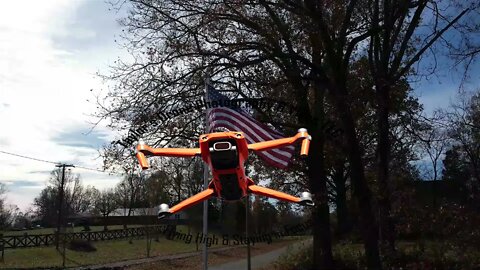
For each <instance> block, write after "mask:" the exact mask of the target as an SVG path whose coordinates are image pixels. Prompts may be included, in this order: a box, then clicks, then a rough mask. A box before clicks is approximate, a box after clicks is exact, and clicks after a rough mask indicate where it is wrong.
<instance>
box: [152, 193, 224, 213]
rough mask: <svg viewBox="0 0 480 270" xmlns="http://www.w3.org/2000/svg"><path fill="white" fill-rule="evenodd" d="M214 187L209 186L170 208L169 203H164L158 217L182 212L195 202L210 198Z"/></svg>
mask: <svg viewBox="0 0 480 270" xmlns="http://www.w3.org/2000/svg"><path fill="white" fill-rule="evenodd" d="M214 192H215V191H214V190H213V188H208V189H206V190H204V191H202V192H200V193H197V194H196V195H193V196H192V197H190V198H188V199H186V200H184V201H182V202H180V203H179V204H177V205H175V206H173V207H172V208H170V209H168V205H165V204H162V205H161V206H160V211H159V213H158V218H159V219H161V218H164V217H167V216H169V215H171V214H175V213H176V212H180V211H182V210H184V209H186V208H189V207H191V206H193V205H194V204H197V203H200V202H202V201H204V200H208V199H209V198H210V197H212V195H213V194H214Z"/></svg>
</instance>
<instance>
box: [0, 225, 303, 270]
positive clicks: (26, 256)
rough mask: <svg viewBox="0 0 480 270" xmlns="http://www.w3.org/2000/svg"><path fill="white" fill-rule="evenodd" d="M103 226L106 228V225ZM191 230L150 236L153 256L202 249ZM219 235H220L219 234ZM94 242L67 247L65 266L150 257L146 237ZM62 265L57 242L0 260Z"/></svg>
mask: <svg viewBox="0 0 480 270" xmlns="http://www.w3.org/2000/svg"><path fill="white" fill-rule="evenodd" d="M120 227H121V226H120ZM101 228H102V229H103V227H101ZM92 229H93V228H92ZM109 229H113V228H109ZM177 232H178V233H183V234H188V228H187V226H177ZM190 234H191V235H192V236H193V237H192V239H191V241H190V242H189V241H185V239H184V238H176V239H173V240H167V239H165V237H164V236H160V238H159V241H158V242H156V241H155V240H151V249H150V257H154V256H161V255H168V254H178V253H185V252H193V251H197V247H198V248H199V250H201V248H202V244H198V245H197V244H196V243H195V237H196V232H194V231H193V230H191V231H190ZM209 236H211V234H210V235H209ZM217 237H220V236H218V235H217ZM299 239H304V237H285V238H283V239H274V242H283V241H292V240H299ZM188 242H189V243H188ZM92 244H93V245H94V246H95V248H96V249H97V251H94V252H79V251H72V250H69V249H66V267H78V266H86V265H95V264H105V263H110V262H118V261H123V260H131V259H139V258H146V257H147V240H146V239H145V238H142V239H140V238H136V239H121V240H110V241H98V242H92ZM231 245H232V246H233V244H232V243H231ZM265 245H266V244H265ZM61 246H62V245H61ZM223 246H224V245H223V244H222V239H219V241H218V245H212V247H223ZM255 246H257V245H255ZM61 250H62V248H61ZM61 266H62V255H61V253H60V252H59V251H57V250H56V249H55V247H54V246H53V247H52V246H50V247H33V248H18V249H6V250H5V259H4V262H3V263H0V268H32V267H43V268H53V267H61Z"/></svg>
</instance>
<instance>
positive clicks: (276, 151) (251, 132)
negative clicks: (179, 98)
mask: <svg viewBox="0 0 480 270" xmlns="http://www.w3.org/2000/svg"><path fill="white" fill-rule="evenodd" d="M216 114H218V115H219V116H220V115H221V116H224V117H226V118H230V119H232V118H233V117H232V116H230V115H228V114H224V113H216ZM232 120H236V119H232ZM212 122H213V123H222V124H226V123H229V121H226V120H213V121H212ZM235 122H236V124H237V125H240V126H241V127H240V126H235V128H238V130H243V131H244V133H245V135H248V134H250V135H252V136H254V137H255V138H256V139H257V140H253V138H251V136H248V137H249V138H251V141H250V142H249V143H255V142H261V141H263V139H262V138H261V137H260V136H259V135H258V134H257V133H256V132H255V131H254V130H252V129H251V128H250V127H249V126H247V125H245V124H244V123H242V122H241V121H238V120H236V121H235ZM246 130H248V132H245V131H246ZM245 137H246V136H245ZM270 151H273V152H275V153H277V154H279V155H282V156H285V157H287V158H291V157H292V153H290V152H288V151H284V150H281V149H279V148H274V149H270Z"/></svg>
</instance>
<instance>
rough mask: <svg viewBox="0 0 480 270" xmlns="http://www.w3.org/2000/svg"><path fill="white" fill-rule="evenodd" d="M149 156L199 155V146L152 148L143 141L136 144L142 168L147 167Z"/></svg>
mask: <svg viewBox="0 0 480 270" xmlns="http://www.w3.org/2000/svg"><path fill="white" fill-rule="evenodd" d="M147 155H149V156H167V157H194V156H197V155H200V148H152V147H150V146H148V145H146V144H145V143H143V142H140V143H139V144H138V145H137V154H136V156H137V159H138V162H139V163H140V166H141V167H142V169H144V170H145V169H148V167H149V165H148V160H147V157H146V156H147Z"/></svg>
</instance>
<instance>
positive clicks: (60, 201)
mask: <svg viewBox="0 0 480 270" xmlns="http://www.w3.org/2000/svg"><path fill="white" fill-rule="evenodd" d="M55 167H58V168H60V167H62V181H61V183H60V188H59V190H58V219H57V237H56V241H55V246H56V248H57V250H58V246H59V244H60V228H61V224H62V205H63V196H64V188H65V168H66V167H75V166H73V165H72V164H68V165H67V164H65V163H63V164H58V165H55Z"/></svg>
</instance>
